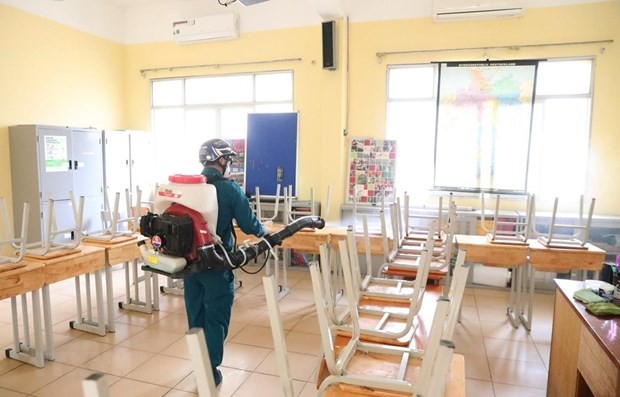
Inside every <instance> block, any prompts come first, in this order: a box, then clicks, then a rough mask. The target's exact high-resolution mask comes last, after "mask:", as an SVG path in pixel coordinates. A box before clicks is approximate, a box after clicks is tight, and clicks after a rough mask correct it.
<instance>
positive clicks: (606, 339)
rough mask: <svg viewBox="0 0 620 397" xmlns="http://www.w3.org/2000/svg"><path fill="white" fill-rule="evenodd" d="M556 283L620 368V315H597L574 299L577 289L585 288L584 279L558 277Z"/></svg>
mask: <svg viewBox="0 0 620 397" xmlns="http://www.w3.org/2000/svg"><path fill="white" fill-rule="evenodd" d="M555 284H556V286H557V289H558V290H559V291H560V292H561V294H562V295H563V296H564V298H565V299H566V301H567V302H568V303H569V305H570V306H571V307H572V309H573V310H574V311H575V313H577V316H578V317H579V318H580V319H581V321H582V323H583V325H584V326H585V327H586V328H587V329H588V331H590V333H591V334H592V335H593V336H594V338H595V339H596V341H597V342H598V344H599V345H600V346H601V348H602V349H603V350H604V351H605V353H607V356H609V359H610V360H611V361H612V362H613V363H614V364H615V365H616V367H617V368H618V369H620V316H607V317H598V316H595V315H594V314H592V313H590V312H588V311H587V310H586V306H585V305H584V304H582V303H581V302H579V301H576V300H575V299H573V294H574V293H575V291H577V290H580V289H583V288H585V283H584V282H583V281H575V280H561V279H556V280H555ZM616 302H618V301H617V300H616ZM554 326H555V325H554ZM559 326H561V324H560V325H559Z"/></svg>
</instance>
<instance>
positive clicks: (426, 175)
mask: <svg viewBox="0 0 620 397" xmlns="http://www.w3.org/2000/svg"><path fill="white" fill-rule="evenodd" d="M439 68H440V65H439V64H430V65H428V64H426V65H406V66H405V65H400V66H390V67H388V72H387V80H388V83H387V90H388V92H387V98H388V99H387V114H386V138H388V139H396V140H397V141H398V153H399V154H400V155H399V156H398V159H397V171H396V187H397V189H398V191H399V192H404V191H407V192H411V193H412V194H415V193H416V192H418V193H420V192H423V191H428V190H432V189H437V188H441V187H445V186H453V188H450V190H455V191H472V190H476V189H477V190H478V191H510V192H525V191H528V192H532V193H536V194H537V195H538V196H539V197H540V196H542V197H548V198H553V197H565V196H566V197H571V198H574V197H575V196H576V197H578V196H579V195H582V194H585V186H586V177H587V165H588V150H589V136H590V115H591V100H592V90H591V87H592V60H591V59H578V60H550V61H540V62H539V63H538V71H537V74H536V82H535V87H536V92H535V96H534V106H533V112H531V129H530V128H521V129H520V130H518V131H517V130H516V129H515V131H514V132H512V133H510V134H504V136H503V137H502V138H501V140H500V139H496V140H494V141H493V142H492V144H490V142H491V140H489V139H486V138H484V137H481V138H480V139H464V140H463V139H462V140H460V141H458V142H457V141H456V140H455V135H452V136H449V135H446V134H444V136H437V135H436V133H437V132H436V130H437V129H436V127H437V118H438V117H437V105H438V95H439V84H438V79H439V76H440V72H439ZM495 110H496V109H495ZM522 110H523V109H521V111H522ZM479 111H480V112H492V111H494V109H491V108H490V107H489V105H488V104H484V105H483V106H481V107H480V109H479ZM503 112H504V115H503V116H502V117H503V118H505V119H510V118H511V117H513V118H514V117H516V116H515V114H516V113H517V112H519V110H517V109H516V107H513V108H511V107H507V108H505V109H504V110H503ZM528 112H529V111H528ZM474 121H475V120H474ZM527 123H528V124H529V123H530V119H528V120H527ZM515 124H516V123H514V122H508V123H507V124H506V125H507V126H510V125H512V126H513V127H514V125H515ZM497 127H498V128H499V127H502V123H501V122H500V123H498V124H497ZM502 128H503V127H502ZM513 129H514V128H513ZM446 136H449V137H450V139H445V137H446ZM557 142H562V147H561V148H559V147H558V145H557ZM467 150H469V151H470V152H471V153H478V154H479V155H477V156H470V157H471V161H469V160H468V159H463V158H458V154H459V152H461V151H467ZM402 153H407V155H406V156H403V155H402ZM450 158H457V159H458V160H457V161H448V160H446V159H450ZM442 159H443V160H442ZM438 160H439V161H438ZM515 165H518V166H515ZM438 181H439V182H441V183H439V184H438ZM472 187H473V188H472Z"/></svg>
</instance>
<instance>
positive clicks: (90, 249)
mask: <svg viewBox="0 0 620 397" xmlns="http://www.w3.org/2000/svg"><path fill="white" fill-rule="evenodd" d="M137 241H138V239H137V238H136V237H130V238H124V239H121V241H111V242H103V241H101V242H95V241H90V242H85V243H84V244H82V245H80V246H79V247H78V248H77V249H74V250H65V251H55V252H51V253H48V254H47V255H45V256H38V257H37V256H27V257H26V258H25V259H24V260H23V261H21V262H18V263H16V264H4V265H0V299H5V298H11V308H12V322H13V348H12V349H7V351H6V355H7V357H11V358H14V359H17V360H20V361H24V362H27V363H29V364H32V365H34V366H36V367H39V368H41V367H43V366H44V362H45V359H47V360H53V359H54V340H53V334H52V325H53V322H52V317H51V307H50V292H49V286H50V285H51V284H54V283H56V282H59V281H62V280H66V279H70V278H75V286H76V306H77V319H76V320H75V321H71V322H70V323H69V326H70V327H71V328H75V329H79V330H82V331H86V332H91V333H95V334H97V335H101V336H103V335H105V334H106V332H114V331H115V326H114V302H113V282H112V273H111V271H112V266H114V265H116V264H120V263H125V264H126V266H125V273H126V274H125V275H126V282H127V283H126V284H127V289H126V293H127V300H126V302H123V303H121V304H120V306H121V307H122V308H128V309H138V310H139V309H140V308H141V307H147V309H149V308H152V307H151V305H152V304H151V299H150V296H148V295H150V294H149V293H147V302H146V303H142V302H138V301H137V299H132V298H131V295H130V291H129V266H128V264H129V262H130V261H133V264H134V268H135V267H137V258H139V257H140V252H139V250H138V247H137V244H136V243H137ZM102 272H104V273H105V277H106V300H105V303H104V294H103V280H102V278H103V275H102ZM135 274H137V271H136V272H135ZM80 276H84V277H85V279H86V280H85V286H86V294H85V295H86V296H85V301H86V305H87V307H86V310H85V312H86V317H84V316H83V312H84V311H83V310H82V291H81V282H80ZM91 276H92V277H94V281H95V299H96V306H95V307H96V311H97V313H96V316H95V317H93V315H92V309H93V307H92V305H91V290H90V284H91V281H90V279H91ZM149 276H150V274H149V275H146V276H145V277H147V279H146V281H145V290H147V291H149V292H150V285H151V284H150V282H152V283H153V288H154V289H157V286H156V280H157V278H156V277H149ZM134 282H135V284H136V285H137V277H135V275H134ZM136 288H137V287H136ZM28 293H31V295H32V313H31V315H32V321H33V327H34V343H31V340H30V330H29V314H28V309H27V304H28V301H27V298H26V294H28ZM19 296H21V306H22V313H23V319H22V322H23V326H24V332H23V336H22V337H21V338H23V340H21V339H20V334H19V328H18V313H17V297H19ZM154 296H155V297H157V294H154ZM136 297H137V294H136ZM106 306H107V314H106V313H105V312H104V309H105V308H106ZM134 306H135V307H134ZM106 317H107V318H106ZM41 319H43V324H42V323H41ZM43 329H44V330H45V334H44V335H43ZM43 339H45V341H43Z"/></svg>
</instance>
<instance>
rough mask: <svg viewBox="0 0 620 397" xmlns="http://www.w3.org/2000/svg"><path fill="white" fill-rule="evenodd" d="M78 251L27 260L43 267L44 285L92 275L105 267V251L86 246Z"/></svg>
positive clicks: (82, 246) (80, 247) (81, 246)
mask: <svg viewBox="0 0 620 397" xmlns="http://www.w3.org/2000/svg"><path fill="white" fill-rule="evenodd" d="M78 249H79V252H77V253H73V254H70V255H65V256H60V257H54V258H48V259H46V258H42V259H28V261H31V262H35V263H41V264H43V265H45V267H44V274H45V283H46V284H52V283H55V282H57V281H62V280H65V279H68V278H71V277H75V276H79V275H82V274H86V273H92V272H94V271H96V270H100V269H102V268H103V267H104V266H105V249H103V248H100V247H92V246H88V245H80V246H79V247H78Z"/></svg>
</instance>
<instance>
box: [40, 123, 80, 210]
mask: <svg viewBox="0 0 620 397" xmlns="http://www.w3.org/2000/svg"><path fill="white" fill-rule="evenodd" d="M37 141H38V145H39V157H40V158H39V173H40V180H41V199H42V200H44V201H45V200H47V199H48V198H49V197H50V195H51V197H52V198H53V199H55V200H65V199H69V192H70V191H71V190H72V189H73V163H72V161H71V156H72V154H71V151H72V148H71V130H70V129H68V128H65V127H43V126H42V127H38V128H37Z"/></svg>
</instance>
